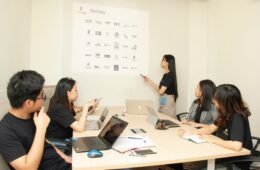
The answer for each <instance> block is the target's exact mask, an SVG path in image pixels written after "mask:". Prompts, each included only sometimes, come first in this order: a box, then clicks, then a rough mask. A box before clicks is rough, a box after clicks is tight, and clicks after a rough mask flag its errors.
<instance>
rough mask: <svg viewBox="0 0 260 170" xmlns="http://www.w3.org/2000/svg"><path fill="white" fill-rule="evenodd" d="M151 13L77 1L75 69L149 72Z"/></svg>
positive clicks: (73, 68) (106, 71) (74, 25)
mask: <svg viewBox="0 0 260 170" xmlns="http://www.w3.org/2000/svg"><path fill="white" fill-rule="evenodd" d="M148 34H149V32H148V13H147V12H146V11H141V10H133V9H124V8H115V7H108V6H99V5H93V4H87V3H79V2H75V3H74V6H73V42H72V72H74V73H82V72H88V73H106V74H128V75H135V74H139V73H147V67H148V43H149V41H148Z"/></svg>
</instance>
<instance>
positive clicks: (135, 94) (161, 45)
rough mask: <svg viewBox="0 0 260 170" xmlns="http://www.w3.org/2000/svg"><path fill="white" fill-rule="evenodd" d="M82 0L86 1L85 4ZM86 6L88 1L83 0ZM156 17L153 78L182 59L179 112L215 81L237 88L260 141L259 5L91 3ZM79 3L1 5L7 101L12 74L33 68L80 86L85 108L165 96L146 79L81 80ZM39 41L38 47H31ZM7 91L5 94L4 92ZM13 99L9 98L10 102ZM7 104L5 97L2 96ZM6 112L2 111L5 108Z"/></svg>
mask: <svg viewBox="0 0 260 170" xmlns="http://www.w3.org/2000/svg"><path fill="white" fill-rule="evenodd" d="M79 1H80V0H79ZM82 2H83V0H82ZM84 2H90V3H97V4H100V5H109V6H115V7H123V8H134V9H141V10H147V11H148V12H149V13H150V30H149V31H150V32H149V35H150V44H149V46H150V51H149V53H150V58H149V59H150V60H149V63H148V64H149V76H151V78H153V79H154V80H155V81H156V82H159V80H160V78H161V76H162V74H163V72H162V70H161V68H160V61H161V57H162V55H163V54H165V53H172V54H174V55H175V56H176V61H177V76H178V83H179V93H180V98H179V100H178V103H177V111H178V112H181V111H186V110H187V108H188V106H189V105H190V103H191V101H192V100H193V98H194V88H195V86H196V84H197V82H198V81H199V80H201V79H204V78H210V79H212V80H213V81H215V82H216V84H221V83H233V84H236V85H237V86H238V87H239V88H240V89H241V92H242V94H243V96H244V99H245V101H246V102H247V103H248V105H249V107H250V109H251V111H252V116H251V118H250V122H251V128H252V132H253V134H256V135H258V136H260V134H259V133H260V132H258V131H257V129H259V128H260V125H258V124H257V122H258V120H259V119H260V116H259V114H258V112H259V111H260V108H259V107H257V104H258V101H259V96H260V94H259V93H260V92H259V90H258V87H259V85H260V80H259V78H258V76H257V73H259V72H260V68H259V67H258V63H259V59H258V57H259V56H260V55H259V54H260V52H259V50H258V48H259V44H260V42H259V41H260V32H259V30H260V22H259V16H260V1H259V0H161V1H159V0H142V1H139V0H131V1H129V0H125V1H122V0H85V1H84ZM71 8H72V0H66V1H62V0H44V1H42V0H33V1H31V0H8V1H7V0H6V1H0V10H1V12H2V14H4V15H1V16H0V21H1V23H2V26H1V30H0V37H1V39H0V57H1V67H0V70H1V71H0V77H1V78H2V81H1V82H0V97H2V98H3V96H4V94H5V89H6V84H7V82H8V79H9V78H10V76H11V75H12V74H13V73H14V72H16V71H17V70H20V69H26V68H32V69H35V70H37V71H39V72H40V73H42V74H43V75H44V76H45V77H46V80H47V82H46V84H48V85H52V84H56V83H57V81H58V79H60V77H61V76H71V77H73V78H75V79H76V80H77V81H78V86H79V91H80V98H79V103H83V102H84V101H86V100H88V99H91V98H93V97H96V96H102V97H103V98H104V100H103V101H102V104H104V105H121V104H124V103H123V101H124V99H125V98H126V97H127V98H151V99H153V100H154V101H155V102H156V104H158V103H157V95H156V94H155V93H154V92H153V90H152V89H151V88H149V87H147V86H146V85H145V84H144V83H143V81H142V80H141V79H140V77H138V76H137V77H136V76H127V77H126V76H111V75H89V74H73V73H72V72H71V68H70V61H71V58H70V57H71V43H70V42H71V28H72V25H71V23H72V22H71V17H72V16H71V15H72V14H71ZM30 41H31V43H30ZM1 92H2V93H1ZM4 98H6V97H4ZM0 99H1V98H0ZM1 108H2V107H1Z"/></svg>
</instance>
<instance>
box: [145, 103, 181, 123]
mask: <svg viewBox="0 0 260 170" xmlns="http://www.w3.org/2000/svg"><path fill="white" fill-rule="evenodd" d="M147 110H148V112H149V114H148V116H147V119H146V121H147V122H148V123H150V124H151V125H153V126H155V125H156V124H157V122H158V121H163V122H164V123H165V126H166V127H167V128H171V127H180V125H178V124H177V123H174V122H173V121H170V120H167V119H159V117H158V115H157V113H156V112H155V110H154V109H153V108H152V107H149V106H147Z"/></svg>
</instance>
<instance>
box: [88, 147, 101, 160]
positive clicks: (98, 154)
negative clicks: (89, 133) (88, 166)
mask: <svg viewBox="0 0 260 170" xmlns="http://www.w3.org/2000/svg"><path fill="white" fill-rule="evenodd" d="M87 155H88V157H89V158H99V157H102V156H103V153H102V152H101V151H100V150H98V149H91V150H90V151H89V152H88V154H87Z"/></svg>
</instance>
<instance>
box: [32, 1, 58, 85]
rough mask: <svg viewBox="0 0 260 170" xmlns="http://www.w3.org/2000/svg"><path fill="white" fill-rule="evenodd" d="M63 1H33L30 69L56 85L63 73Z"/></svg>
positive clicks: (47, 83) (48, 82)
mask: <svg viewBox="0 0 260 170" xmlns="http://www.w3.org/2000/svg"><path fill="white" fill-rule="evenodd" d="M61 3H62V0H33V1H32V19H31V55H30V67H31V69H33V70H36V71H38V72H39V73H41V74H42V75H43V76H44V77H45V78H46V82H45V84H46V85H54V84H56V83H57V80H58V79H59V78H60V77H61V75H62V73H61V70H62V60H63V58H62V31H63V28H62V22H63V21H62V5H61Z"/></svg>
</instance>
